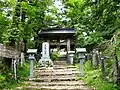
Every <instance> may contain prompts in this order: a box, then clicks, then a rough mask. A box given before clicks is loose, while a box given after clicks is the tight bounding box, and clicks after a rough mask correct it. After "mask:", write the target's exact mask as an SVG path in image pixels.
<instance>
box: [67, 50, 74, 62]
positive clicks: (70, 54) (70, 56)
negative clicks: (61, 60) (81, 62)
mask: <svg viewBox="0 0 120 90" xmlns="http://www.w3.org/2000/svg"><path fill="white" fill-rule="evenodd" d="M74 54H75V51H68V58H69V64H73V57H74Z"/></svg>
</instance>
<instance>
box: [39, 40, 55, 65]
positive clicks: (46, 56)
mask: <svg viewBox="0 0 120 90" xmlns="http://www.w3.org/2000/svg"><path fill="white" fill-rule="evenodd" d="M49 50H50V48H49V43H48V42H44V43H42V57H41V59H40V60H39V64H40V66H43V67H45V66H52V65H53V63H52V61H51V59H50V52H49Z"/></svg>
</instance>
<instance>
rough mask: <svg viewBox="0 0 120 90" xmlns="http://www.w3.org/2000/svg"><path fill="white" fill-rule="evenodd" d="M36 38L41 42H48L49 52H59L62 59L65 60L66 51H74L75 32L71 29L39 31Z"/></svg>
mask: <svg viewBox="0 0 120 90" xmlns="http://www.w3.org/2000/svg"><path fill="white" fill-rule="evenodd" d="M38 38H39V40H42V41H43V42H49V44H50V51H51V52H53V51H57V52H59V53H60V58H62V59H64V58H66V55H67V52H68V51H73V50H74V46H75V44H74V41H75V30H74V29H72V28H50V29H47V30H44V31H39V33H38ZM39 49H41V47H39ZM39 51H41V50H39Z"/></svg>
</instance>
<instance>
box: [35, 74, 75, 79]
mask: <svg viewBox="0 0 120 90" xmlns="http://www.w3.org/2000/svg"><path fill="white" fill-rule="evenodd" d="M37 77H38V78H39V77H40V78H65V77H76V75H75V74H71V75H49V76H45V75H43V76H40V75H35V78H37Z"/></svg>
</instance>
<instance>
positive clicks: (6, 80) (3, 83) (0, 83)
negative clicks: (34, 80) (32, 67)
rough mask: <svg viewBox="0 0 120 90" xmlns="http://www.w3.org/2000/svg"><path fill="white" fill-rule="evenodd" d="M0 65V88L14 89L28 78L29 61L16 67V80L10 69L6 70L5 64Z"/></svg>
mask: <svg viewBox="0 0 120 90" xmlns="http://www.w3.org/2000/svg"><path fill="white" fill-rule="evenodd" d="M0 66H2V67H1V69H0V89H14V88H15V87H16V86H18V85H19V86H21V85H22V83H21V82H22V81H23V80H25V79H26V78H28V75H29V63H25V64H24V65H23V66H22V67H21V66H19V67H18V69H17V81H16V80H14V75H13V73H12V72H11V71H10V70H8V68H7V67H6V66H5V65H0ZM5 67H6V68H5Z"/></svg>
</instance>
